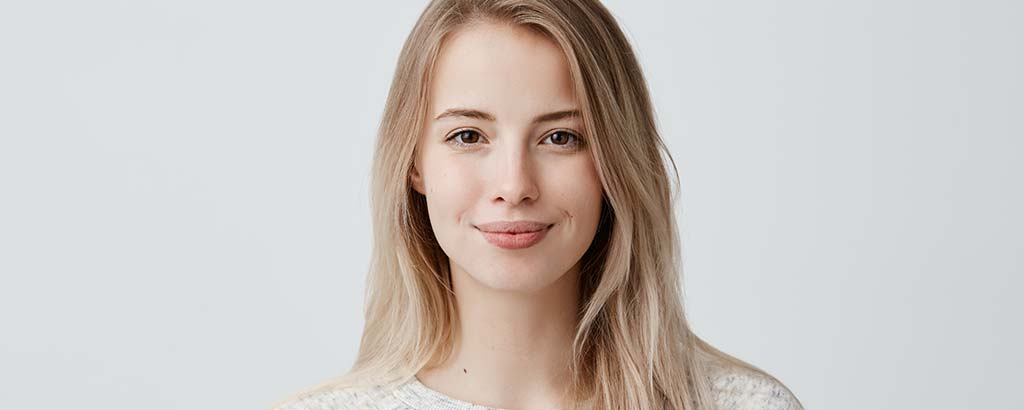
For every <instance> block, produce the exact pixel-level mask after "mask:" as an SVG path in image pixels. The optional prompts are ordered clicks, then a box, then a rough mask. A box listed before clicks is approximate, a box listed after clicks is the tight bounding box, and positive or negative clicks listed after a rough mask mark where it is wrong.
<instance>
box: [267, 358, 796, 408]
mask: <svg viewBox="0 0 1024 410" xmlns="http://www.w3.org/2000/svg"><path fill="white" fill-rule="evenodd" d="M711 373H712V377H711V384H712V393H713V395H714V397H715V402H716V404H717V406H718V409H719V410H803V407H801V405H800V403H799V401H797V399H796V397H794V396H793V394H792V393H791V392H790V391H789V389H787V388H786V387H785V386H783V385H782V384H780V383H779V382H777V381H775V380H773V379H772V378H769V377H765V376H764V375H761V374H758V373H754V372H751V371H748V370H742V369H729V370H726V369H724V368H713V369H712V372H711ZM273 410H502V409H494V408H492V407H486V406H482V405H479V404H474V403H469V402H465V401H462V400H458V399H455V398H452V397H448V396H447V395H445V394H443V393H441V392H439V391H436V390H433V389H431V388H429V387H427V386H425V385H424V384H423V383H420V381H419V379H416V378H412V379H411V380H409V381H408V382H406V383H404V384H402V385H399V386H398V387H395V388H390V389H384V388H379V387H378V388H370V389H360V390H356V389H336V390H328V391H320V392H316V393H313V394H309V395H306V396H303V397H302V398H301V399H299V400H298V401H293V402H289V403H286V404H283V405H281V406H279V407H275V408H274V409H273Z"/></svg>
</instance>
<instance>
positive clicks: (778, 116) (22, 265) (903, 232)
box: [0, 0, 1024, 409]
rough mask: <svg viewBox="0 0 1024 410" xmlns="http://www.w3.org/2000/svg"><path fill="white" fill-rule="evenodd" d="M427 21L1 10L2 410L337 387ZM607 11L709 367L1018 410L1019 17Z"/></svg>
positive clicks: (867, 9)
mask: <svg viewBox="0 0 1024 410" xmlns="http://www.w3.org/2000/svg"><path fill="white" fill-rule="evenodd" d="M826 3H828V4H826ZM424 4H425V2H423V1H402V2H381V3H379V4H371V3H370V2H359V3H356V2H342V1H289V2H283V1H282V2H267V1H226V0H204V1H133V2H119V1H109V0H106V1H90V2H76V1H32V2H29V1H3V2H2V3H0V59H2V64H0V274H2V276H0V281H2V282H0V333H2V335H0V408H9V409H13V408H19V409H58V408H104V409H139V408H146V409H228V408H238V409H248V408H264V407H266V406H267V405H269V404H270V403H271V402H273V401H274V400H277V399H279V398H282V397H284V396H285V395H287V394H288V393H291V392H293V391H295V390H297V389H300V388H302V387H306V386H309V385H311V384H313V383H315V382H318V381H320V380H322V379H324V378H326V377H330V376H332V375H336V374H338V373H340V372H341V371H343V370H344V369H345V368H347V367H348V365H349V364H351V362H352V360H353V359H354V355H355V351H356V348H357V343H358V340H359V335H360V330H361V326H362V317H361V309H362V300H363V283H364V282H363V279H364V275H365V273H366V268H367V265H368V258H369V251H370V241H369V239H370V224H369V209H368V175H369V169H370V154H371V152H372V147H373V140H374V137H375V131H376V126H377V123H378V121H379V118H380V113H381V110H382V107H383V102H384V98H385V96H386V92H387V88H388V85H389V82H390V80H391V76H392V73H393V70H394V64H395V61H396V58H397V54H398V52H399V49H400V47H401V45H402V41H403V40H404V38H405V36H406V35H407V34H408V32H409V30H410V29H411V27H412V24H413V22H414V21H415V18H416V17H417V16H418V14H419V13H420V11H421V9H422V7H423V5H424ZM607 5H608V6H609V8H610V9H611V10H612V11H613V12H614V13H615V15H616V16H617V17H618V18H619V19H620V22H621V23H622V24H623V26H624V27H625V29H626V30H627V32H628V34H629V37H630V39H631V40H632V41H633V42H634V45H635V47H636V50H637V52H638V54H639V56H640V59H641V61H642V64H643V66H644V69H645V71H646V74H647V76H648V80H649V82H650V86H651V88H652V91H653V96H654V100H655V103H656V107H657V113H658V118H659V121H660V126H661V128H662V130H663V132H664V136H665V139H666V140H667V143H668V146H669V147H670V148H671V150H672V153H673V155H674V156H675V158H676V160H677V161H678V165H679V170H680V172H681V176H682V199H683V201H682V205H681V208H680V209H679V210H678V212H679V215H680V217H681V226H682V229H683V240H684V252H685V265H684V269H685V272H686V276H685V279H686V294H687V297H688V301H687V307H688V309H689V316H690V318H691V320H692V322H693V325H694V326H695V328H696V330H697V331H698V332H699V333H700V334H701V335H703V336H704V337H705V338H706V339H707V340H709V341H710V342H711V343H713V344H715V345H717V346H719V347H721V348H722V349H724V350H725V351H728V352H731V353H733V354H735V355H737V356H739V357H740V358H743V359H746V360H748V361H750V362H752V363H754V364H756V365H758V366H761V367H763V368H764V369H766V370H768V371H769V372H771V373H773V374H775V375H776V376H778V377H779V378H780V379H782V380H783V381H784V382H785V383H786V384H788V385H789V386H790V387H791V388H792V389H793V390H794V391H795V392H796V394H797V395H798V397H800V399H802V400H803V402H804V403H805V404H806V405H807V407H808V409H865V408H885V409H908V408H913V409H940V408H941V409H962V408H1021V407H1022V406H1024V402H1022V399H1021V396H1020V394H1019V393H1020V388H1019V384H1020V381H1021V378H1020V368H1021V365H1022V364H1024V363H1022V354H1021V353H1020V350H1019V349H1020V346H1021V345H1024V337H1022V332H1021V325H1020V323H1021V322H1022V321H1021V312H1022V311H1024V310H1022V308H1024V306H1022V302H1021V299H1020V297H1019V296H1015V294H1019V293H1020V291H1021V278H1020V276H1021V274H1022V273H1024V272H1022V264H1021V255H1022V253H1024V241H1022V239H1021V231H1022V228H1024V219H1022V217H1021V213H1020V212H1021V209H1024V192H1022V191H1024V190H1022V186H1024V184H1022V181H1021V175H1024V166H1022V165H1021V164H1020V162H1018V161H1019V157H1020V155H1021V153H1022V148H1024V144H1022V143H1021V138H1022V136H1024V124H1022V114H1024V98H1022V95H1024V84H1022V80H1021V72H1024V56H1022V54H1024V51H1022V50H1024V45H1022V39H1024V29H1022V28H1021V24H1020V22H1021V21H1024V13H1022V11H1024V10H1022V5H1021V3H1020V2H1014V1H1001V2H1000V1H977V0H975V1H928V2H924V1H917V2H915V1H907V0H896V1H860V0H849V1H844V2H819V1H792V0H779V1H774V2H765V1H755V0H746V1H714V2H675V1H672V2H670V1H665V2H654V1H643V2H635V1H609V2H607Z"/></svg>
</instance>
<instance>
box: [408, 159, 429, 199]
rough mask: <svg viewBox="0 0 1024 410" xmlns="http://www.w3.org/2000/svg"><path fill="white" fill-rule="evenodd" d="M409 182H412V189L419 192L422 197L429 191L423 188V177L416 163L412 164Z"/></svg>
mask: <svg viewBox="0 0 1024 410" xmlns="http://www.w3.org/2000/svg"><path fill="white" fill-rule="evenodd" d="M409 181H410V182H412V189H415V190H416V192H419V193H420V194H421V195H426V194H427V190H426V189H424V188H423V175H422V174H420V170H419V168H417V167H416V161H413V163H412V170H410V171H409Z"/></svg>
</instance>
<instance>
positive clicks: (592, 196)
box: [557, 158, 603, 230]
mask: <svg viewBox="0 0 1024 410" xmlns="http://www.w3.org/2000/svg"><path fill="white" fill-rule="evenodd" d="M569 165H570V166H569V167H566V168H565V169H563V170H562V173H561V174H562V175H563V176H564V177H563V178H560V179H559V181H560V182H559V185H560V186H559V187H558V188H557V190H558V192H559V195H558V197H559V200H560V202H561V204H560V205H561V206H562V208H563V209H565V210H566V211H567V212H568V213H569V214H570V215H571V216H572V219H573V220H574V221H573V222H574V224H576V225H578V229H581V230H582V229H585V228H591V227H596V226H597V222H598V218H599V217H600V214H601V197H602V192H603V190H602V188H601V180H600V178H599V176H598V174H597V169H596V168H594V164H593V161H591V160H590V158H586V159H580V160H579V161H576V162H574V163H572V164H569Z"/></svg>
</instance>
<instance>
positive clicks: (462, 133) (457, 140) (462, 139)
mask: <svg viewBox="0 0 1024 410" xmlns="http://www.w3.org/2000/svg"><path fill="white" fill-rule="evenodd" d="M480 137H481V136H480V133H479V132H476V131H474V130H459V131H456V132H455V133H454V134H452V136H450V137H448V139H447V140H445V141H450V142H452V143H453V144H455V145H456V146H459V147H466V146H469V145H475V144H476V143H477V142H479V141H480Z"/></svg>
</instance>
